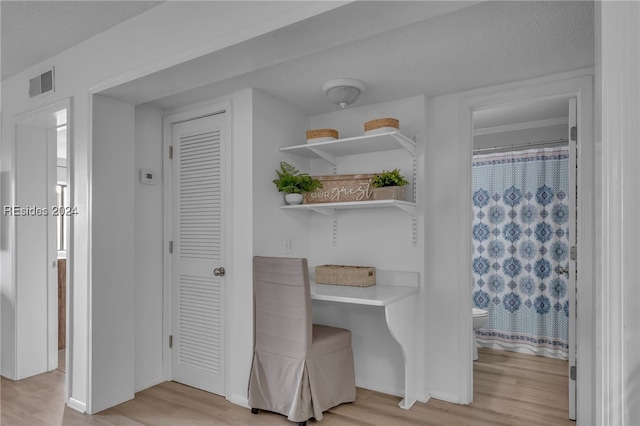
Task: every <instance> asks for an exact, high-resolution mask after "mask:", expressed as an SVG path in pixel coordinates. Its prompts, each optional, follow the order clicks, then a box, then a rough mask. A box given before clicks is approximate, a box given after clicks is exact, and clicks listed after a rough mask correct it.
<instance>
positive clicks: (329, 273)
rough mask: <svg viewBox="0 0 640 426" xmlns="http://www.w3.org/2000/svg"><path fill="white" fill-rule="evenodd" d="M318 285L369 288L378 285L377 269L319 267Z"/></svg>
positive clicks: (317, 267)
mask: <svg viewBox="0 0 640 426" xmlns="http://www.w3.org/2000/svg"><path fill="white" fill-rule="evenodd" d="M316 283H318V284H334V285H345V286H351V287H369V286H372V285H375V283H376V268H374V267H373V266H347V265H318V266H316Z"/></svg>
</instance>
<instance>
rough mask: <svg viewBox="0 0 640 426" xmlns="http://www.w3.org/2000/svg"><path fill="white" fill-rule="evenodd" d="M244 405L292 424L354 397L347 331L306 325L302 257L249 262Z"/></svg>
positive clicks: (305, 269)
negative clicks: (249, 350)
mask: <svg viewBox="0 0 640 426" xmlns="http://www.w3.org/2000/svg"><path fill="white" fill-rule="evenodd" d="M253 294H254V304H253V306H254V321H255V322H254V329H255V335H254V353H253V363H252V366H251V376H250V378H249V406H250V407H251V408H256V409H262V410H267V411H273V412H276V413H280V414H283V415H285V416H287V418H288V419H289V420H291V421H294V422H304V421H306V420H308V419H309V418H311V417H315V419H316V420H321V419H322V412H323V411H326V410H328V409H329V408H331V407H335V406H336V405H339V404H342V403H344V402H353V401H355V399H356V386H355V371H354V366H353V351H352V349H351V332H350V331H349V330H345V329H342V328H335V327H327V326H323V325H317V324H312V319H311V291H310V287H309V268H308V266H307V259H296V258H280V257H261V256H256V257H254V259H253Z"/></svg>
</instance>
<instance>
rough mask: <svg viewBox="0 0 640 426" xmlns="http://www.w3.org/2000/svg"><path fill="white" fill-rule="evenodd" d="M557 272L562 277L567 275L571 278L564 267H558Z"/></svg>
mask: <svg viewBox="0 0 640 426" xmlns="http://www.w3.org/2000/svg"><path fill="white" fill-rule="evenodd" d="M556 272H557V273H558V274H560V275H562V274H567V277H568V276H569V270H568V269H564V268H563V267H562V266H558V268H557V269H556Z"/></svg>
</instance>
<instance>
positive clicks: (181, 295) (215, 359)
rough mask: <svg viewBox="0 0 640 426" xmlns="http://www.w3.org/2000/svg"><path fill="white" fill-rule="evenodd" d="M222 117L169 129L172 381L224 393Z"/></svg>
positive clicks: (208, 118)
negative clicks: (219, 271) (219, 272)
mask: <svg viewBox="0 0 640 426" xmlns="http://www.w3.org/2000/svg"><path fill="white" fill-rule="evenodd" d="M224 122H225V115H224V114H218V115H214V116H209V117H204V118H198V119H195V120H191V121H187V122H184V123H179V124H174V125H173V295H172V296H173V297H172V305H173V309H172V316H173V327H172V333H173V348H172V353H171V354H172V374H173V380H175V381H177V382H180V383H184V384H186V385H189V386H193V387H196V388H199V389H202V390H206V391H209V392H213V393H216V394H219V395H224V394H225V389H224V374H225V369H224V356H223V355H224V351H223V344H224V336H223V330H224V326H223V323H224V306H223V303H222V302H223V300H224V298H223V291H224V276H216V275H215V274H214V269H215V268H219V267H222V266H224V264H223V262H224V256H223V255H224V248H223V246H222V242H223V241H224V239H223V231H224V217H223V215H222V211H223V209H222V205H223V191H222V187H223V186H222V180H221V176H222V173H221V172H222V161H221V160H222V155H221V152H222V149H223V147H224V142H225V137H226V133H225V128H224Z"/></svg>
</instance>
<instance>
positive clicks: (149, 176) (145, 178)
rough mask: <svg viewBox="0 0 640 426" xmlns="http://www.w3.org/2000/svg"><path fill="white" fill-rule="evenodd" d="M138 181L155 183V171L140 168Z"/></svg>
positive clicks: (148, 183) (149, 183) (147, 183)
mask: <svg viewBox="0 0 640 426" xmlns="http://www.w3.org/2000/svg"><path fill="white" fill-rule="evenodd" d="M140 183H144V184H146V185H155V184H156V172H154V171H153V170H149V169H140Z"/></svg>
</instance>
